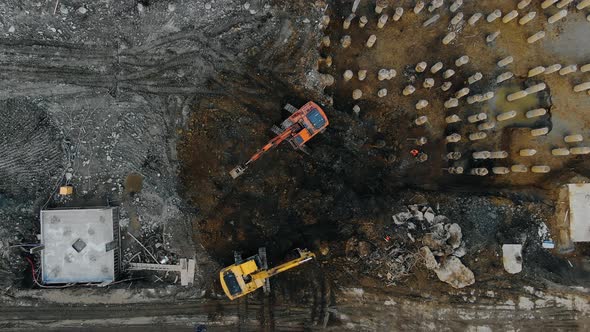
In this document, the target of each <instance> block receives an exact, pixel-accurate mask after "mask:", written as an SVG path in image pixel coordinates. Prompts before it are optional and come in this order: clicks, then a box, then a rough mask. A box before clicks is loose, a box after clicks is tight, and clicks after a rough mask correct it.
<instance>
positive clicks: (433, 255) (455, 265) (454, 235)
mask: <svg viewBox="0 0 590 332" xmlns="http://www.w3.org/2000/svg"><path fill="white" fill-rule="evenodd" d="M392 220H393V224H392V225H391V224H390V225H387V226H386V227H385V236H384V240H385V245H384V246H373V245H371V244H370V243H368V242H365V241H359V240H358V239H356V238H351V239H349V240H348V241H347V243H346V255H347V257H348V258H349V259H351V260H353V259H356V260H357V261H361V260H362V262H364V263H365V264H366V265H367V267H368V268H367V272H368V273H370V274H373V275H377V277H379V278H381V279H383V280H385V281H387V282H388V283H395V282H397V281H400V280H402V279H403V278H405V277H407V276H409V275H410V274H411V271H412V269H413V268H414V266H416V264H417V263H418V262H421V261H422V262H424V264H425V266H426V268H428V269H429V270H432V271H434V272H435V273H436V275H437V276H438V278H439V279H440V280H441V281H444V282H446V283H448V284H450V285H451V286H453V287H454V288H463V287H466V286H469V285H472V284H473V283H475V277H474V275H473V272H472V271H471V270H470V269H469V268H467V267H466V266H465V265H463V263H462V262H461V260H460V258H461V257H463V256H465V254H466V253H467V251H466V248H465V242H464V241H463V235H462V233H461V227H460V226H459V225H458V224H456V223H452V222H451V221H450V220H449V219H448V218H447V217H445V216H444V215H437V214H436V213H435V212H434V210H433V209H432V208H431V207H430V206H428V205H426V204H421V205H409V206H407V207H406V211H403V212H399V213H397V214H395V215H393V216H392ZM373 247H376V248H375V249H373Z"/></svg>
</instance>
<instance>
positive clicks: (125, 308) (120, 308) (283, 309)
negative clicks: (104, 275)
mask: <svg viewBox="0 0 590 332" xmlns="http://www.w3.org/2000/svg"><path fill="white" fill-rule="evenodd" d="M238 302H239V301H235V302H227V301H212V300H208V301H207V302H201V303H195V302H183V303H159V302H154V303H147V304H143V303H142V304H131V305H88V306H62V305H48V304H42V305H35V307H34V309H33V310H25V309H24V308H23V307H18V306H15V307H7V306H0V328H21V329H23V328H35V327H41V326H43V327H45V328H60V327H71V326H80V325H79V324H80V323H82V322H84V321H87V320H104V322H103V323H102V324H97V325H98V326H100V325H103V324H104V325H107V324H111V323H114V322H115V321H117V320H119V319H122V320H121V321H120V323H119V324H117V325H119V326H127V325H134V319H136V318H144V317H146V318H149V319H150V320H151V321H153V322H158V321H159V322H164V325H166V324H165V322H170V323H171V324H170V326H172V325H174V322H175V320H178V321H179V322H181V324H182V325H185V324H186V323H187V321H188V322H190V323H191V324H194V325H198V324H203V325H205V326H211V327H215V326H226V327H237V328H238V329H239V330H240V331H242V330H243V331H253V330H262V331H274V330H275V329H276V330H279V331H300V330H301V329H302V328H303V327H304V326H305V324H306V323H309V322H310V319H311V318H310V317H311V309H310V308H305V307H298V306H291V305H274V306H273V308H272V310H273V313H274V316H273V321H272V323H273V325H272V328H271V329H268V325H267V324H266V323H265V321H264V320H262V319H261V318H260V317H259V315H258V314H259V313H260V312H261V311H262V310H265V306H267V304H265V303H258V302H249V303H248V304H247V305H244V304H243V303H241V302H240V303H238ZM109 326H110V327H115V326H116V325H114V324H113V325H109Z"/></svg>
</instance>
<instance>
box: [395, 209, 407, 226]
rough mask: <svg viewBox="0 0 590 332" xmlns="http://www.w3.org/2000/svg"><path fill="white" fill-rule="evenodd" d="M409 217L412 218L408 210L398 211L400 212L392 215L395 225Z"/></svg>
mask: <svg viewBox="0 0 590 332" xmlns="http://www.w3.org/2000/svg"><path fill="white" fill-rule="evenodd" d="M410 218H412V214H411V213H410V212H400V213H398V214H396V215H394V216H392V219H393V223H394V224H396V225H401V224H403V223H405V222H406V221H407V220H408V219H410Z"/></svg>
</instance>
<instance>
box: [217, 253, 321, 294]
mask: <svg viewBox="0 0 590 332" xmlns="http://www.w3.org/2000/svg"><path fill="white" fill-rule="evenodd" d="M258 251H259V253H258V255H254V256H252V257H250V258H247V259H245V260H242V259H241V257H240V256H239V254H237V255H236V256H235V257H234V258H235V261H236V263H235V264H233V265H230V266H228V267H226V268H224V269H223V270H221V271H220V272H219V280H220V281H221V287H222V288H223V291H224V292H225V295H227V297H228V298H229V299H230V300H235V299H237V298H239V297H241V296H244V295H246V294H249V293H252V292H253V291H255V290H257V289H258V288H260V287H264V290H265V292H266V293H268V292H269V291H270V283H269V281H268V278H270V277H272V276H274V275H277V274H279V273H281V272H285V271H287V270H289V269H292V268H294V267H297V266H299V265H301V264H303V263H305V262H307V261H309V260H311V259H313V258H314V257H315V254H314V253H312V252H310V251H308V250H307V249H296V251H297V254H298V257H297V258H295V259H293V260H290V261H288V262H286V263H284V264H281V265H279V266H275V267H273V268H271V269H268V267H267V262H266V250H265V248H260V249H259V250H258Z"/></svg>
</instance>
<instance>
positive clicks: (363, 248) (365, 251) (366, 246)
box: [358, 241, 372, 258]
mask: <svg viewBox="0 0 590 332" xmlns="http://www.w3.org/2000/svg"><path fill="white" fill-rule="evenodd" d="M371 251H372V248H371V244H370V243H369V242H365V241H360V242H359V244H358V252H359V256H360V257H361V258H365V257H367V256H369V255H370V254H371Z"/></svg>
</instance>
